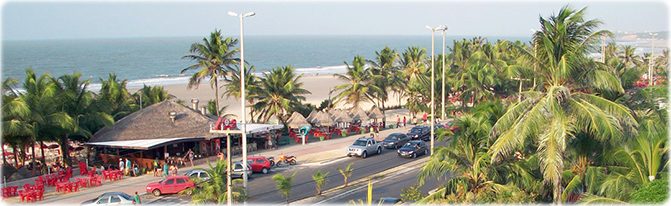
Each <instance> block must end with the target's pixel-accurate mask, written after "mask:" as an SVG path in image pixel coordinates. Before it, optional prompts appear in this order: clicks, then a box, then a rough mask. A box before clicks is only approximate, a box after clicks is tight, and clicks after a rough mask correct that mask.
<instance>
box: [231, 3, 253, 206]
mask: <svg viewBox="0 0 671 206" xmlns="http://www.w3.org/2000/svg"><path fill="white" fill-rule="evenodd" d="M228 15H231V16H235V17H239V18H240V102H241V106H242V115H241V117H242V121H241V123H242V171H243V172H242V181H243V183H242V187H244V188H245V195H247V194H249V191H248V188H247V114H246V113H247V112H246V111H245V110H246V108H245V93H246V90H245V40H244V29H243V28H244V25H243V23H242V18H243V17H250V16H254V15H255V13H254V12H247V13H245V14H236V13H235V12H232V11H229V12H228ZM227 144H228V143H227ZM228 155H229V156H230V155H231V154H228ZM229 164H230V162H229ZM228 173H229V174H230V173H231V171H228ZM228 192H229V193H228V194H229V196H228V199H229V200H230V199H231V196H230V194H231V193H230V190H229V191H228Z"/></svg>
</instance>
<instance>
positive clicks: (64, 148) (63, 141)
mask: <svg viewBox="0 0 671 206" xmlns="http://www.w3.org/2000/svg"><path fill="white" fill-rule="evenodd" d="M59 140H60V142H59V144H60V145H61V155H62V159H63V164H67V165H68V166H70V158H69V157H70V154H69V151H68V150H69V149H70V148H69V147H70V144H68V136H67V135H63V136H61V138H60V139H59ZM64 166H65V165H64Z"/></svg>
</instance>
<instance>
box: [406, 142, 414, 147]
mask: <svg viewBox="0 0 671 206" xmlns="http://www.w3.org/2000/svg"><path fill="white" fill-rule="evenodd" d="M416 145H417V143H414V142H408V143H405V145H403V147H413V146H416Z"/></svg>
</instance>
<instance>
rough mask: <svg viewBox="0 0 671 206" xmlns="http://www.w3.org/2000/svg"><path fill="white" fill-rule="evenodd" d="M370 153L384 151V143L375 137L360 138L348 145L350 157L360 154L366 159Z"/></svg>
mask: <svg viewBox="0 0 671 206" xmlns="http://www.w3.org/2000/svg"><path fill="white" fill-rule="evenodd" d="M370 153H376V154H380V153H382V143H381V142H376V141H375V139H373V138H359V139H357V140H356V141H354V143H353V144H352V145H350V146H349V147H347V156H348V157H351V156H359V157H361V158H364V159H365V158H366V157H368V154H370Z"/></svg>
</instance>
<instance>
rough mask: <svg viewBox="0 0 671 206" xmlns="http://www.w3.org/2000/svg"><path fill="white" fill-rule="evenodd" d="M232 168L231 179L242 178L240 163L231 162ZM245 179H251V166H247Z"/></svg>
mask: <svg viewBox="0 0 671 206" xmlns="http://www.w3.org/2000/svg"><path fill="white" fill-rule="evenodd" d="M232 168H233V174H231V178H242V172H243V171H242V162H233V165H232ZM246 173H247V178H250V177H252V166H250V165H249V164H247V171H246Z"/></svg>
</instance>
